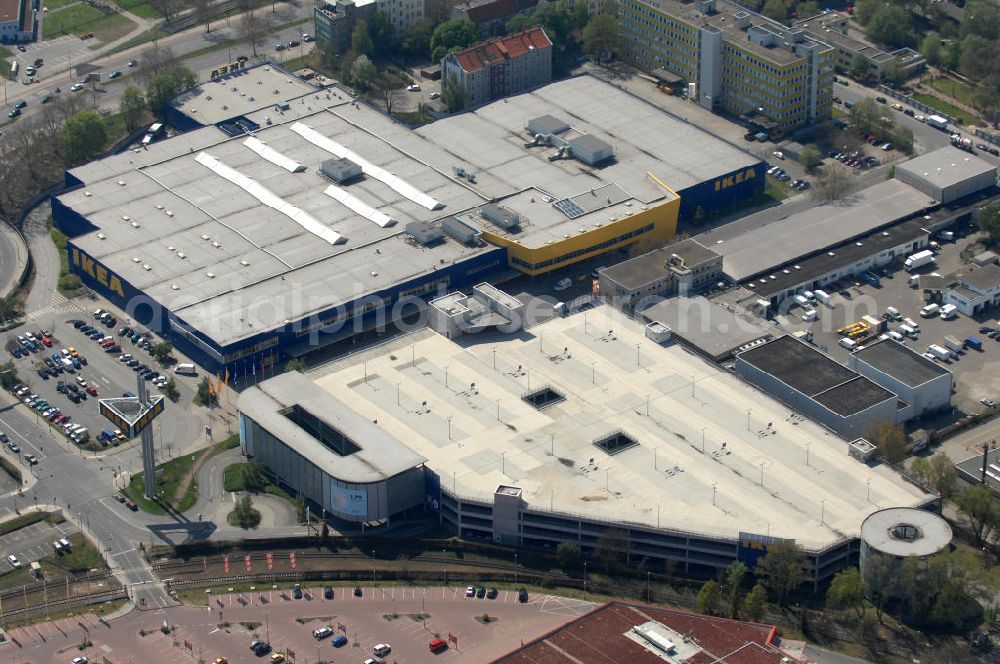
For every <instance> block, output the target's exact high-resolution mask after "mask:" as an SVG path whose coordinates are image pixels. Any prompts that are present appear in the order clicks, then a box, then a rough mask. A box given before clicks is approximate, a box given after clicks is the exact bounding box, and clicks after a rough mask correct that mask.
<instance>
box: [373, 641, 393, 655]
mask: <svg viewBox="0 0 1000 664" xmlns="http://www.w3.org/2000/svg"><path fill="white" fill-rule="evenodd" d="M391 652H392V646H390V645H389V644H388V643H379V644H378V645H376V646H375V647H374V648H372V654H373V655H375V656H376V657H386V656H388V654H389V653H391Z"/></svg>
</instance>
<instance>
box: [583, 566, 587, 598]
mask: <svg viewBox="0 0 1000 664" xmlns="http://www.w3.org/2000/svg"><path fill="white" fill-rule="evenodd" d="M583 592H587V561H586V560H584V561H583Z"/></svg>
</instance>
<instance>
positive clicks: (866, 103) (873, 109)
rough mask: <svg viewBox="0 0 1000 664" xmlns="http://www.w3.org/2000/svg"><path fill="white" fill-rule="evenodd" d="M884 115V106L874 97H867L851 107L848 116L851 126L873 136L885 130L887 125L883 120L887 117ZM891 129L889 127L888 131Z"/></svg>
mask: <svg viewBox="0 0 1000 664" xmlns="http://www.w3.org/2000/svg"><path fill="white" fill-rule="evenodd" d="M883 113H884V111H883V106H882V105H881V104H879V103H878V102H877V101H875V98H874V97H865V98H864V99H862V100H861V101H859V102H857V103H856V104H854V106H852V107H851V110H850V112H849V114H848V115H849V117H850V118H851V124H853V125H854V126H856V127H857V128H858V130H859V131H863V132H865V133H866V134H872V133H875V132H880V131H882V130H883V128H885V123H884V122H883V121H882V118H883V117H885V116H884V115H883ZM891 128H892V126H890V127H888V129H891Z"/></svg>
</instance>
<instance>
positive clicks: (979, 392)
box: [782, 231, 1000, 413]
mask: <svg viewBox="0 0 1000 664" xmlns="http://www.w3.org/2000/svg"><path fill="white" fill-rule="evenodd" d="M972 241H973V238H972V237H971V236H968V235H967V231H966V236H965V237H962V236H961V235H960V236H959V237H958V238H957V240H956V241H955V242H950V243H943V244H942V245H941V250H940V251H939V252H938V253H937V256H936V264H935V265H930V266H926V267H925V268H922V269H919V270H916V272H915V274H932V273H933V274H940V275H942V276H948V275H949V274H953V273H954V272H956V271H957V270H960V269H961V268H962V266H963V261H962V258H961V252H962V250H963V249H964V248H965V247H967V246H968V245H969V244H971V243H972ZM909 277H910V273H909V272H907V271H906V270H904V269H903V267H902V264H901V263H895V264H892V265H889V266H886V268H885V271H884V274H883V275H881V283H880V285H879V286H871V285H868V284H866V283H863V282H860V281H859V282H856V283H853V284H842V286H843V287H845V288H846V290H847V291H848V292H849V294H850V297H845V296H843V295H840V294H837V293H836V289H834V290H833V293H832V297H831V301H830V304H829V305H823V304H818V305H817V307H816V311H817V313H818V314H819V320H817V321H815V322H813V323H811V324H807V323H803V322H802V320H801V318H800V316H801V314H802V309H800V308H794V309H792V310H791V311H790V312H789V314H788V316H786V317H783V322H782V328H783V329H784V330H785V331H786V332H793V331H796V330H803V329H808V330H811V331H812V333H813V343H814V344H815V345H816V346H817V347H818V348H820V349H821V350H824V351H826V352H827V353H829V354H830V355H831V356H832V357H833V358H835V359H836V360H838V361H839V362H842V363H844V364H845V365H846V364H847V361H848V357H849V355H850V351H849V350H847V349H846V348H843V347H842V346H840V345H839V342H840V340H841V338H842V337H841V336H840V335H839V334H837V329H838V328H840V327H843V326H845V325H849V324H851V323H855V322H857V321H859V320H860V319H861V317H862V316H864V315H869V316H872V317H874V318H876V319H879V320H882V316H883V314H884V313H885V311H886V309H887V308H888V307H894V308H896V309H898V310H899V312H900V314H901V315H902V316H903V317H904V318H912V319H913V320H914V321H916V322H917V323H918V324H919V326H920V331H919V334H918V335H917V338H916V339H909V338H907V339H905V341H904V343H905V344H906V345H907V346H908V347H910V348H912V349H913V350H914V351H916V352H918V353H925V352H927V347H928V346H930V345H931V344H937V345H939V346H944V345H945V343H944V337H945V336H946V335H948V336H953V337H956V338H958V339H959V340H964V339H966V338H967V337H977V338H979V339H980V340H982V342H983V350H982V351H981V352H979V351H975V350H972V349H966V350H964V351H962V352H960V353H959V358H958V359H957V360H945V361H941V360H935V361H936V362H941V363H942V364H943V365H944V366H946V367H948V369H949V370H951V371H952V372H953V373H954V376H955V388H956V393H955V395H954V397H953V398H952V404H953V405H955V406H956V407H957V408H958V409H959V410H960V411H962V412H965V413H974V412H979V411H980V410H983V409H984V408H985V406H983V405H982V404H981V403H980V400H981V399H986V398H991V399H995V400H1000V398H998V395H1000V343H997V342H996V341H994V340H993V339H990V338H988V337H987V336H986V335H985V334H982V333H980V332H979V329H980V327H983V326H989V327H993V328H995V327H996V321H997V318H998V317H1000V311H987V313H985V314H983V315H980V316H977V317H976V318H968V317H966V316H963V315H961V314H959V315H958V317H957V318H954V319H952V320H944V319H941V318H940V317H937V316H934V317H930V318H923V317H921V316H920V309H921V308H922V307H923V306H924V305H925V304H927V302H925V300H924V296H923V292H922V291H921V290H919V289H917V288H913V287H911V286H910V285H909V283H908V282H909ZM901 323H902V322H901V321H899V322H890V323H889V324H888V329H893V330H896V329H898V328H899V326H900V325H901Z"/></svg>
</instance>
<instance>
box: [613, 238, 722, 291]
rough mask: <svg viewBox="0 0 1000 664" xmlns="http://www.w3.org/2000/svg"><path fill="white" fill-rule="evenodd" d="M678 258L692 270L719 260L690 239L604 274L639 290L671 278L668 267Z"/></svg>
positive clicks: (630, 288)
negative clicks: (675, 257) (675, 255)
mask: <svg viewBox="0 0 1000 664" xmlns="http://www.w3.org/2000/svg"><path fill="white" fill-rule="evenodd" d="M674 254H677V255H678V256H680V257H681V258H683V259H684V264H685V265H687V266H688V267H695V266H697V265H700V264H701V263H704V262H706V261H710V260H712V259H714V258H717V257H718V256H719V254H718V253H716V252H715V251H713V250H711V249H709V248H707V247H705V246H704V245H702V244H701V243H700V242H698V241H697V240H694V239H692V238H687V239H684V240H681V241H680V242H675V243H674V244H669V245H667V246H666V247H661V248H659V249H654V250H653V251H650V252H649V253H646V254H643V255H641V256H636V257H635V258H630V259H629V260H627V261H622V262H621V263H618V264H616V265H612V266H611V267H607V268H604V269H603V270H602V271H601V274H603V275H604V276H605V277H607V278H608V279H610V280H612V281H614V282H615V283H617V284H620V285H621V287H622V288H626V289H629V290H635V289H638V288H641V287H643V286H645V285H646V284H648V283H652V282H654V281H659V280H660V279H663V278H664V277H665V276H666V275H667V274H669V272H670V270H668V269H667V266H666V264H667V262H668V261H669V260H670V258H671V257H672V256H673V255H674Z"/></svg>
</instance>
